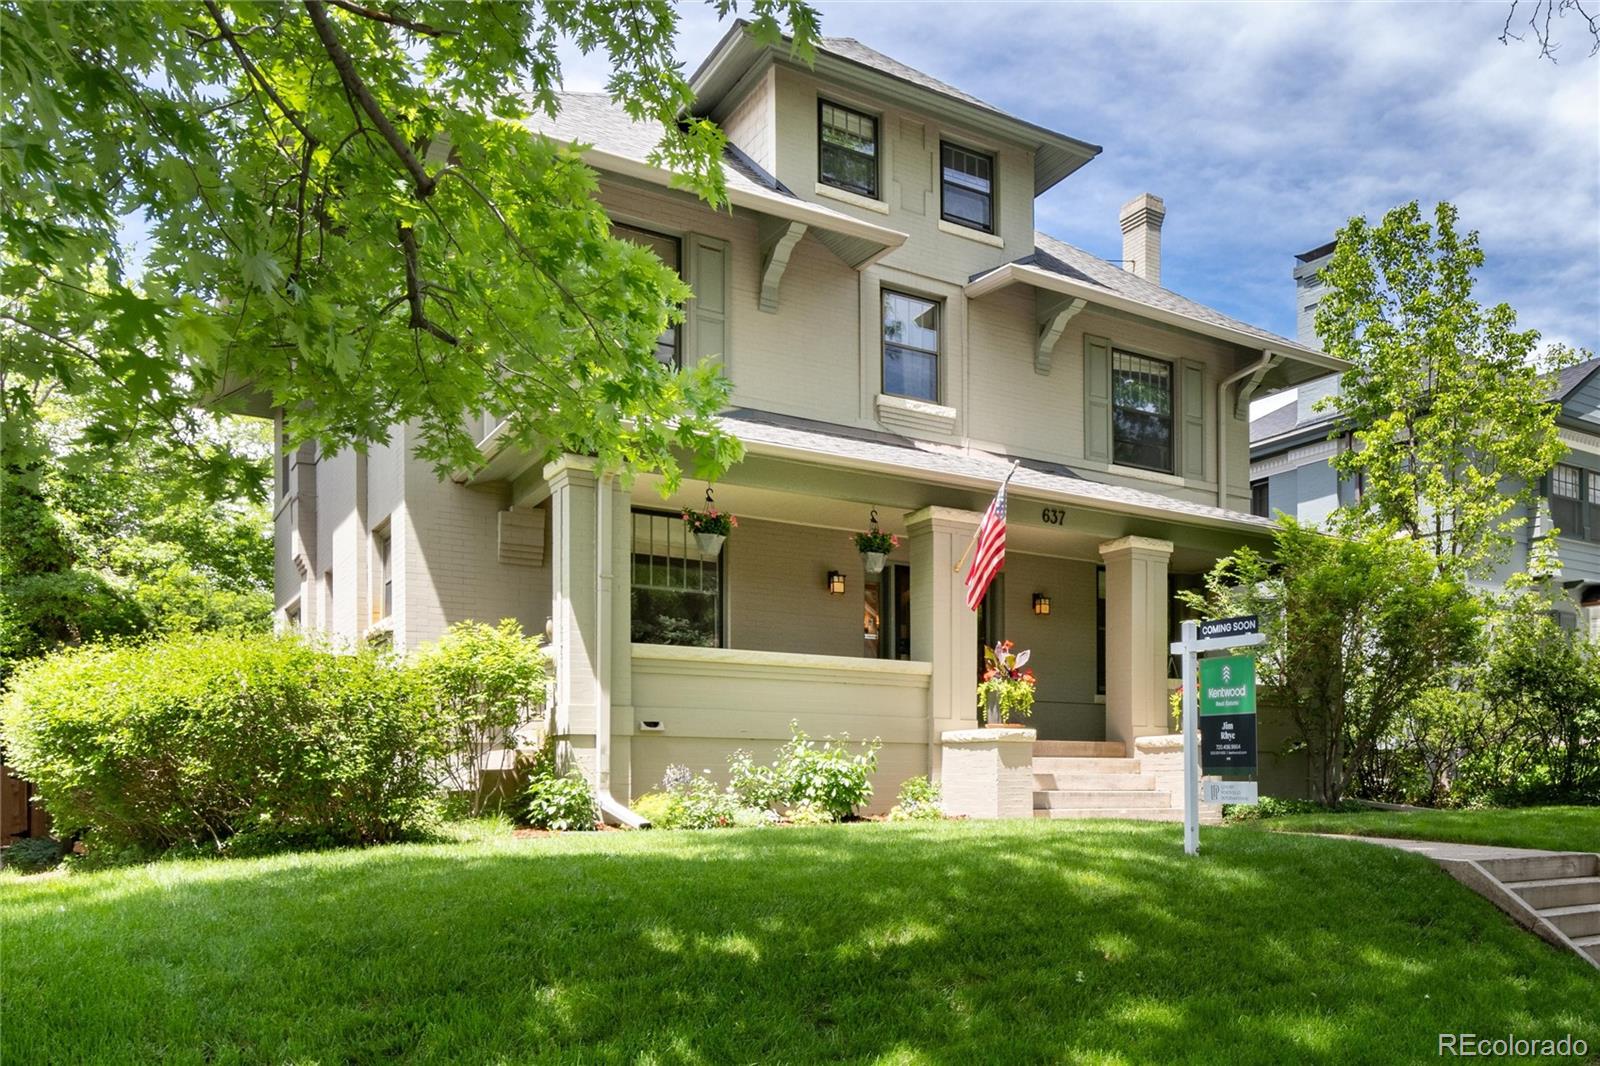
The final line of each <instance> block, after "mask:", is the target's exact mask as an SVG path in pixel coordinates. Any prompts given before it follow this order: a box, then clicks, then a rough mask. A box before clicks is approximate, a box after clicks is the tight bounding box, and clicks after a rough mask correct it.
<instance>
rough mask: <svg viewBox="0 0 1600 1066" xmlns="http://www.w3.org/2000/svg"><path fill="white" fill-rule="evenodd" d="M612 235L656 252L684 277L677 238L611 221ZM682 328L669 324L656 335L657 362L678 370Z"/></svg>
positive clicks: (680, 355) (681, 253)
mask: <svg viewBox="0 0 1600 1066" xmlns="http://www.w3.org/2000/svg"><path fill="white" fill-rule="evenodd" d="M611 235H612V236H613V237H617V238H619V239H621V240H624V241H628V242H630V243H632V244H638V245H642V246H643V247H645V248H648V249H650V250H651V251H652V252H655V253H656V257H657V258H658V259H660V260H661V261H662V262H663V263H665V264H666V265H667V266H669V267H671V268H672V269H673V270H674V271H676V272H677V274H678V276H679V277H680V278H681V277H682V276H683V262H682V259H683V246H682V245H681V244H680V243H679V242H678V238H676V237H669V236H667V235H666V234H665V233H652V232H650V231H649V230H647V229H639V228H637V227H635V226H623V225H619V224H617V223H612V226H611ZM682 339H683V328H682V327H681V326H668V327H667V331H666V332H665V333H663V334H662V335H661V336H659V337H657V338H656V362H658V363H662V364H665V365H666V366H670V367H673V368H674V369H680V368H682V366H683V355H682V347H681V344H680V342H681V341H682Z"/></svg>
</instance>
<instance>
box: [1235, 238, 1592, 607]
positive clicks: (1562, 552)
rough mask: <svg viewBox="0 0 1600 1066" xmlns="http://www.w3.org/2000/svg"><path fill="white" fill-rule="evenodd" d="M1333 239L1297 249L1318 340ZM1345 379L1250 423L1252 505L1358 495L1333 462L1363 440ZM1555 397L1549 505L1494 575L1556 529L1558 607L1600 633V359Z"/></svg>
mask: <svg viewBox="0 0 1600 1066" xmlns="http://www.w3.org/2000/svg"><path fill="white" fill-rule="evenodd" d="M1333 250H1334V245H1333V244H1332V243H1329V244H1325V245H1322V246H1321V247H1319V248H1314V249H1312V250H1311V251H1309V252H1303V253H1301V254H1299V255H1297V256H1295V265H1294V272H1293V273H1294V283H1295V311H1296V332H1297V333H1298V335H1299V337H1300V342H1301V343H1302V344H1305V345H1307V346H1314V345H1315V344H1317V337H1316V312H1317V303H1318V301H1319V300H1320V299H1321V296H1322V293H1323V291H1324V285H1323V281H1322V278H1321V271H1322V269H1323V268H1324V267H1325V266H1327V264H1328V263H1329V261H1331V260H1332V258H1333ZM1338 388H1339V379H1338V377H1337V376H1328V377H1324V378H1319V379H1317V380H1315V381H1310V382H1306V383H1305V384H1302V385H1300V386H1298V387H1297V388H1296V389H1295V394H1294V397H1293V399H1292V400H1291V401H1290V402H1287V403H1284V404H1283V405H1282V406H1278V407H1275V408H1273V409H1272V410H1269V411H1265V412H1263V413H1262V414H1261V415H1260V416H1258V417H1256V418H1254V419H1252V420H1251V423H1250V489H1251V504H1250V509H1251V511H1252V512H1253V513H1254V514H1257V515H1261V516H1263V517H1266V516H1274V515H1278V514H1280V513H1281V514H1288V515H1293V516H1294V517H1295V518H1298V519H1299V520H1300V521H1302V522H1306V523H1309V524H1312V525H1317V524H1321V523H1322V522H1324V521H1325V520H1326V519H1327V518H1328V516H1329V515H1331V514H1332V513H1333V512H1334V510H1335V509H1337V508H1340V507H1347V506H1351V505H1353V504H1355V503H1356V502H1357V500H1358V499H1359V496H1360V485H1359V484H1358V483H1356V482H1355V481H1351V480H1346V479H1342V478H1340V477H1339V475H1338V473H1337V472H1336V471H1335V470H1334V469H1333V466H1332V465H1331V463H1332V459H1333V457H1334V456H1335V455H1337V454H1338V453H1340V452H1341V451H1346V450H1348V449H1350V448H1352V447H1354V446H1355V437H1354V434H1353V433H1352V432H1351V428H1352V427H1350V426H1347V425H1345V424H1344V423H1343V422H1342V421H1341V420H1340V419H1339V417H1338V416H1337V415H1336V414H1335V413H1334V412H1332V411H1329V410H1318V406H1319V404H1320V403H1321V401H1322V400H1324V399H1326V398H1327V397H1330V396H1332V395H1334V394H1335V393H1336V392H1337V391H1338ZM1550 402H1551V403H1553V404H1557V405H1559V408H1560V409H1559V410H1558V412H1557V414H1556V426H1557V431H1558V433H1559V434H1560V439H1561V443H1562V444H1564V445H1566V447H1567V454H1566V456H1565V458H1563V459H1562V461H1561V462H1560V463H1558V464H1557V465H1556V467H1555V469H1554V470H1552V471H1551V472H1550V474H1549V476H1547V477H1546V478H1545V479H1544V482H1543V484H1542V485H1541V486H1540V495H1541V496H1542V497H1544V498H1545V500H1546V502H1547V503H1548V505H1549V506H1548V513H1546V514H1540V515H1536V516H1527V515H1522V516H1521V517H1522V518H1524V519H1525V521H1524V522H1523V523H1522V525H1521V526H1520V527H1519V530H1518V535H1517V540H1516V543H1515V545H1514V547H1513V551H1512V554H1511V557H1510V558H1509V559H1508V560H1506V562H1505V563H1504V564H1503V565H1502V566H1501V567H1500V569H1499V570H1498V571H1497V572H1496V574H1495V576H1494V579H1493V580H1491V581H1489V582H1486V584H1488V585H1489V586H1490V587H1495V588H1498V587H1501V586H1502V585H1503V584H1504V582H1505V580H1506V579H1507V578H1508V577H1509V576H1510V575H1512V574H1513V573H1517V572H1520V571H1523V570H1525V569H1526V568H1527V564H1528V557H1529V555H1528V553H1529V550H1530V549H1531V548H1532V546H1533V545H1534V544H1535V543H1536V542H1537V541H1538V540H1540V539H1541V538H1545V537H1548V536H1549V535H1550V533H1551V529H1552V526H1553V528H1554V530H1555V533H1556V544H1555V547H1556V553H1557V556H1558V557H1559V559H1560V564H1561V570H1560V572H1559V573H1558V574H1553V575H1551V578H1552V582H1553V590H1552V591H1556V592H1557V593H1558V594H1559V595H1558V601H1559V607H1558V609H1557V612H1556V614H1557V617H1558V619H1559V620H1560V621H1561V623H1562V624H1563V625H1564V626H1566V627H1567V628H1570V629H1580V630H1582V631H1584V632H1586V633H1588V634H1590V635H1591V636H1593V637H1596V638H1600V359H1590V360H1588V361H1586V362H1583V363H1580V364H1578V365H1576V366H1571V367H1567V368H1566V369H1565V370H1563V371H1562V372H1561V374H1560V376H1559V377H1558V378H1557V380H1556V384H1555V388H1554V389H1553V390H1552V392H1551V394H1550Z"/></svg>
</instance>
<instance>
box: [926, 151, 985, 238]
mask: <svg viewBox="0 0 1600 1066" xmlns="http://www.w3.org/2000/svg"><path fill="white" fill-rule="evenodd" d="M939 172H940V181H939V203H940V209H939V210H940V215H939V217H941V218H943V219H944V220H945V221H946V222H954V223H955V224H956V225H958V226H970V227H971V228H973V229H979V230H982V231H983V232H985V233H993V232H994V156H992V155H987V154H985V153H983V152H977V151H974V150H973V149H971V148H963V147H961V146H960V145H958V144H951V143H949V142H948V141H943V142H940V144H939Z"/></svg>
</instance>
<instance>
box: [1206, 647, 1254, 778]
mask: <svg viewBox="0 0 1600 1066" xmlns="http://www.w3.org/2000/svg"><path fill="white" fill-rule="evenodd" d="M1200 770H1201V773H1206V774H1225V775H1229V776H1242V777H1253V776H1254V775H1255V772H1256V661H1255V658H1254V657H1253V656H1250V655H1229V656H1227V657H1226V658H1221V659H1201V660H1200Z"/></svg>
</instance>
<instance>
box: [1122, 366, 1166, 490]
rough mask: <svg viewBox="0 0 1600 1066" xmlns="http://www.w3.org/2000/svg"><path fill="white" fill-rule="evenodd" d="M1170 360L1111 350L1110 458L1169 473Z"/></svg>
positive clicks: (1140, 467)
mask: <svg viewBox="0 0 1600 1066" xmlns="http://www.w3.org/2000/svg"><path fill="white" fill-rule="evenodd" d="M1172 453H1173V447H1172V364H1171V363H1168V362H1164V361H1163V360H1160V359H1151V358H1148V357H1146V356H1143V355H1134V354H1132V353H1131V352H1119V351H1116V350H1113V351H1112V352H1111V461H1112V462H1113V463H1117V464H1119V465H1121V466H1136V467H1138V468H1139V469H1141V470H1154V471H1156V472H1157V473H1162V474H1170V473H1172Z"/></svg>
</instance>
